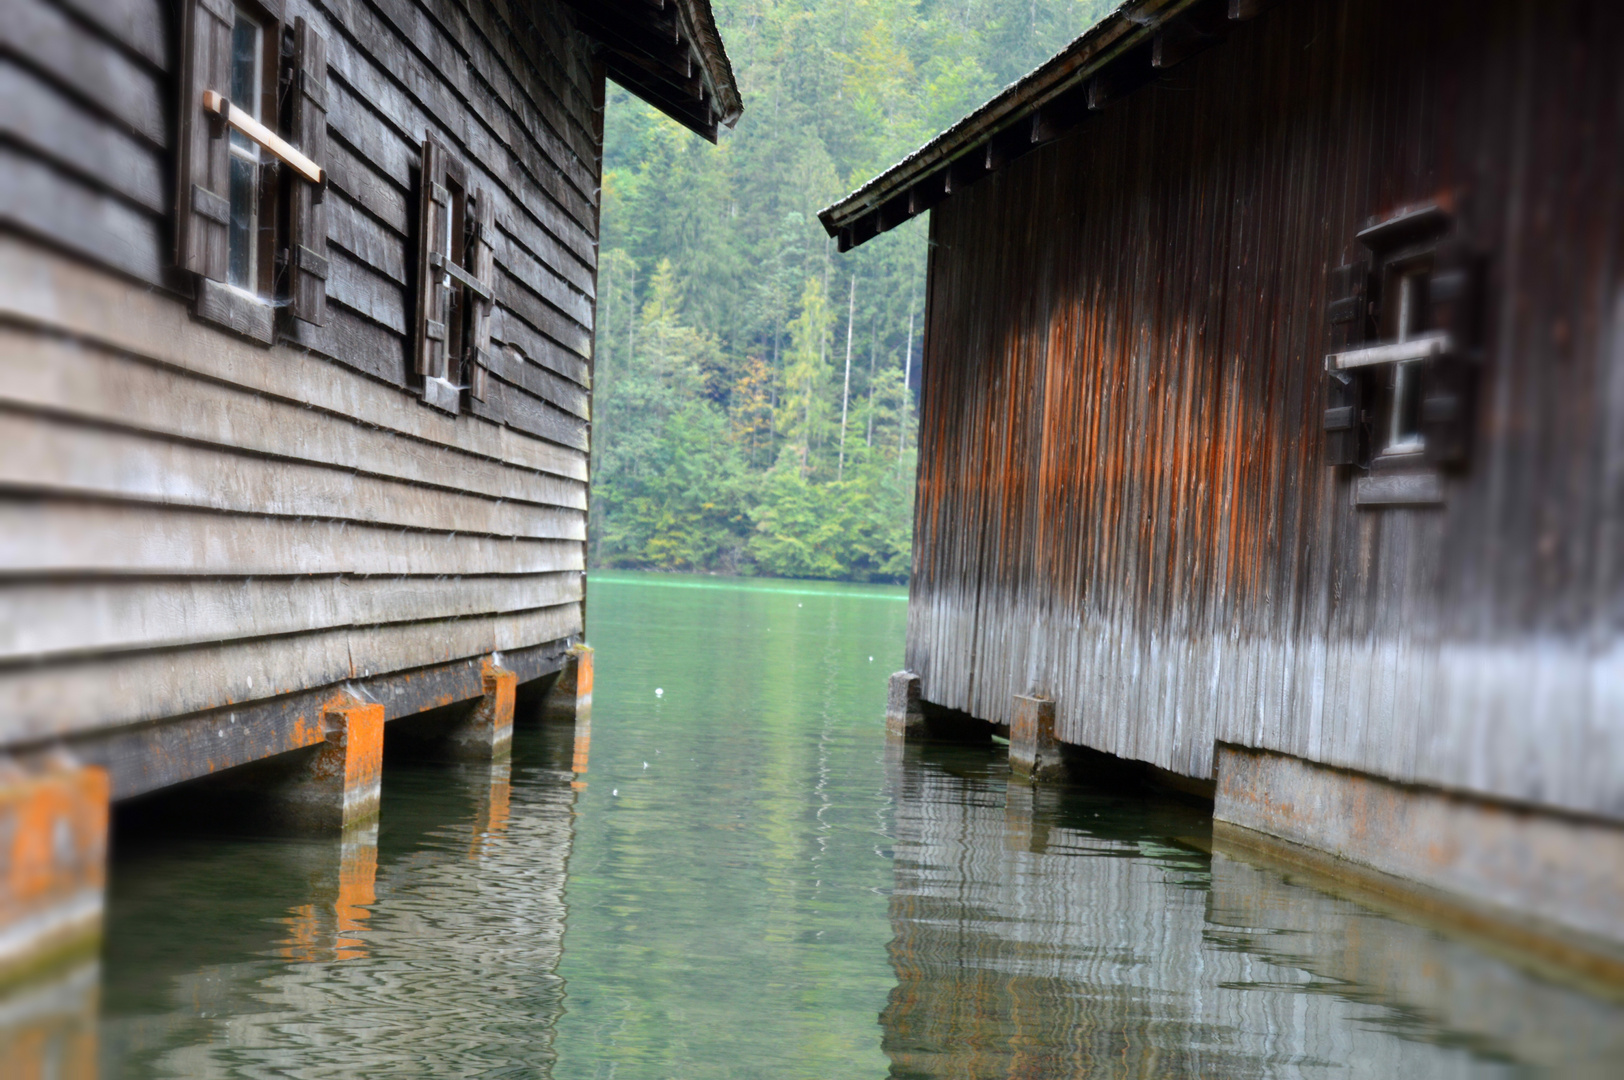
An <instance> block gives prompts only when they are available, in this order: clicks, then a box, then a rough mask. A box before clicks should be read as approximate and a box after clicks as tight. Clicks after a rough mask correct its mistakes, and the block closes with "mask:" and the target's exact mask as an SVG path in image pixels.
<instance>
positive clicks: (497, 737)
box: [450, 660, 519, 761]
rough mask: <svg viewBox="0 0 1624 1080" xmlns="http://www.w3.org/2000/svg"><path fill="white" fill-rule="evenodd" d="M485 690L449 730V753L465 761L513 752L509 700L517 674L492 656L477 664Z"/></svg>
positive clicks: (494, 758)
mask: <svg viewBox="0 0 1624 1080" xmlns="http://www.w3.org/2000/svg"><path fill="white" fill-rule="evenodd" d="M480 674H481V677H482V679H483V683H484V687H485V694H484V696H483V697H480V698H478V699H476V700H475V701H474V703H473V704H472V706H471V707H470V708H469V710H468V713H467V715H466V716H465V717H464V718H463V719H462V720H461V721H459V722H458V723H457V724H455V725H454V726H453V727H452V729H451V732H450V740H451V747H452V755H453V756H454V757H457V758H461V759H464V760H469V761H496V760H499V759H501V758H505V757H507V756H509V755H510V754H511V753H512V752H513V701H514V695H515V693H516V692H517V690H518V686H519V676H518V675H517V674H516V673H514V672H512V671H509V670H507V669H506V668H503V667H498V666H497V664H496V663H495V661H494V660H486V661H485V662H484V663H482V664H481V665H480Z"/></svg>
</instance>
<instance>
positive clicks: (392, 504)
mask: <svg viewBox="0 0 1624 1080" xmlns="http://www.w3.org/2000/svg"><path fill="white" fill-rule="evenodd" d="M558 415H560V416H563V415H565V414H558ZM569 419H571V420H573V419H574V418H573V417H570V418H569ZM577 423H579V421H577ZM583 442H584V440H583ZM0 445H3V446H5V447H6V448H7V450H6V453H5V454H4V455H3V456H0V487H4V488H10V489H11V490H13V491H27V492H32V493H38V494H63V495H70V496H74V497H79V498H85V497H94V498H99V499H107V500H118V501H128V502H136V503H161V504H165V505H170V506H184V507H189V508H195V509H208V510H216V511H226V512H230V513H235V514H246V515H265V516H286V517H311V518H321V519H325V520H330V521H349V522H357V523H366V524H387V525H395V526H399V527H402V528H409V529H423V530H431V531H437V532H447V533H451V532H459V533H467V534H475V535H489V536H512V537H530V538H534V539H556V540H584V539H586V532H585V522H584V517H583V514H582V512H581V511H579V510H574V509H565V508H561V507H553V506H543V505H536V504H533V503H521V502H515V501H511V500H503V499H489V498H485V497H483V496H478V495H469V494H464V493H462V492H457V491H445V490H442V489H438V488H427V487H422V486H420V485H417V484H410V483H403V482H401V481H398V480H389V479H384V478H381V477H373V476H364V475H361V474H358V473H356V472H355V471H353V470H351V469H345V468H332V467H330V466H326V465H316V464H311V463H309V462H306V461H300V460H296V459H294V460H289V459H275V458H268V457H263V456H260V455H258V454H244V453H239V452H234V451H227V450H224V449H219V448H214V447H207V446H200V445H197V444H194V443H189V442H174V441H170V440H167V439H156V438H153V437H151V436H148V435H139V434H134V433H131V432H126V431H116V430H109V429H106V428H103V427H100V426H91V425H80V424H73V423H69V422H67V421H65V420H49V419H42V418H41V417H40V416H39V415H37V414H27V413H23V414H18V413H11V412H5V411H0ZM245 527H246V526H245Z"/></svg>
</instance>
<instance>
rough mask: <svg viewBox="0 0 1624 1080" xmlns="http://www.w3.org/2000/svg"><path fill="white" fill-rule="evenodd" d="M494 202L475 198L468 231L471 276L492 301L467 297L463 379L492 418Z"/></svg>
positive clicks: (484, 196)
mask: <svg viewBox="0 0 1624 1080" xmlns="http://www.w3.org/2000/svg"><path fill="white" fill-rule="evenodd" d="M493 201H494V200H493V199H492V198H491V195H490V193H489V192H488V191H486V190H483V189H481V190H480V191H478V192H476V193H475V195H474V200H473V206H472V208H471V213H470V215H469V218H470V221H469V227H468V253H469V258H468V272H469V274H471V275H472V276H473V277H474V279H475V280H477V281H478V282H479V283H480V284H481V285H483V286H484V287H485V288H486V290H487V291H489V292H490V294H491V297H492V298H491V299H490V300H485V299H482V298H480V297H478V296H475V295H473V294H472V293H469V295H468V320H469V323H468V355H467V356H466V357H465V358H464V362H463V378H464V380H465V381H466V382H467V384H468V396H469V397H471V398H473V399H474V400H475V401H479V402H484V403H485V404H486V406H487V408H486V409H484V410H481V412H484V413H486V414H487V415H488V414H489V408H488V407H489V405H490V399H489V396H488V390H489V379H490V366H491V356H490V350H491V309H492V307H493V306H494V305H495V296H496V249H495V246H494V241H495V239H496V237H495V234H494V231H493V230H494V229H495V228H496V214H495V212H494V207H493V206H492V203H493Z"/></svg>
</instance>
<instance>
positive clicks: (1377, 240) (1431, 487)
mask: <svg viewBox="0 0 1624 1080" xmlns="http://www.w3.org/2000/svg"><path fill="white" fill-rule="evenodd" d="M1460 232H1461V228H1460V225H1459V222H1458V220H1457V218H1456V215H1455V214H1454V213H1452V212H1450V211H1449V210H1446V209H1445V208H1444V207H1443V206H1442V205H1440V204H1439V203H1427V204H1421V205H1419V206H1412V207H1406V208H1403V209H1400V210H1398V211H1396V212H1395V213H1393V214H1390V215H1387V216H1385V217H1382V218H1376V219H1371V220H1370V221H1369V222H1368V223H1367V224H1366V226H1365V228H1363V229H1362V230H1360V232H1359V233H1358V234H1357V239H1358V241H1359V242H1360V244H1361V245H1362V246H1363V247H1364V249H1365V250H1366V252H1368V255H1365V256H1361V257H1360V258H1357V259H1355V260H1354V261H1353V262H1350V263H1348V264H1345V265H1343V266H1340V267H1337V268H1336V269H1335V270H1334V271H1332V273H1331V276H1330V280H1331V288H1330V304H1329V307H1328V310H1327V314H1328V316H1329V321H1330V324H1331V329H1332V331H1333V334H1332V341H1333V348H1337V347H1340V351H1336V352H1332V353H1329V354H1327V355H1326V357H1325V369H1326V375H1327V382H1326V410H1325V423H1324V430H1325V432H1326V435H1327V437H1328V438H1327V442H1326V453H1327V456H1328V458H1329V461H1330V464H1332V465H1334V466H1353V467H1355V468H1356V469H1357V470H1358V471H1359V472H1361V473H1363V474H1364V475H1359V476H1357V477H1355V482H1354V490H1353V501H1354V504H1355V505H1356V506H1386V505H1434V504H1437V503H1441V502H1442V501H1443V491H1444V485H1443V474H1444V469H1445V468H1446V467H1456V466H1462V465H1464V464H1465V461H1466V457H1467V453H1466V448H1467V444H1468V442H1469V419H1470V405H1471V400H1472V397H1473V393H1474V385H1475V379H1476V376H1475V369H1476V366H1477V362H1478V360H1479V352H1478V350H1477V348H1476V345H1477V341H1476V335H1477V321H1478V320H1477V316H1476V307H1477V304H1476V301H1477V293H1478V287H1479V278H1480V276H1481V275H1480V264H1481V260H1480V259H1479V258H1478V257H1477V256H1476V255H1475V254H1472V253H1471V252H1470V251H1469V249H1468V247H1467V245H1466V244H1465V243H1464V242H1463V241H1462V240H1461V239H1460Z"/></svg>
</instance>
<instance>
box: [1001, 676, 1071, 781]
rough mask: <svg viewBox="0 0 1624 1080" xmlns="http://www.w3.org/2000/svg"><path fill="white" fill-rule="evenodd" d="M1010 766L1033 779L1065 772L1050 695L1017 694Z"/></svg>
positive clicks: (1011, 727) (1010, 732) (1059, 774)
mask: <svg viewBox="0 0 1624 1080" xmlns="http://www.w3.org/2000/svg"><path fill="white" fill-rule="evenodd" d="M1009 767H1010V769H1012V770H1013V771H1014V772H1015V773H1017V774H1019V775H1022V776H1029V777H1031V778H1032V779H1033V780H1052V779H1057V778H1059V777H1060V776H1062V775H1064V773H1065V771H1066V765H1065V762H1064V761H1063V760H1062V759H1061V757H1060V743H1059V741H1058V740H1057V739H1056V738H1055V737H1054V702H1053V701H1050V700H1049V699H1048V698H1041V697H1028V696H1026V695H1025V694H1016V695H1015V714H1014V716H1013V717H1011V719H1010V722H1009Z"/></svg>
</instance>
